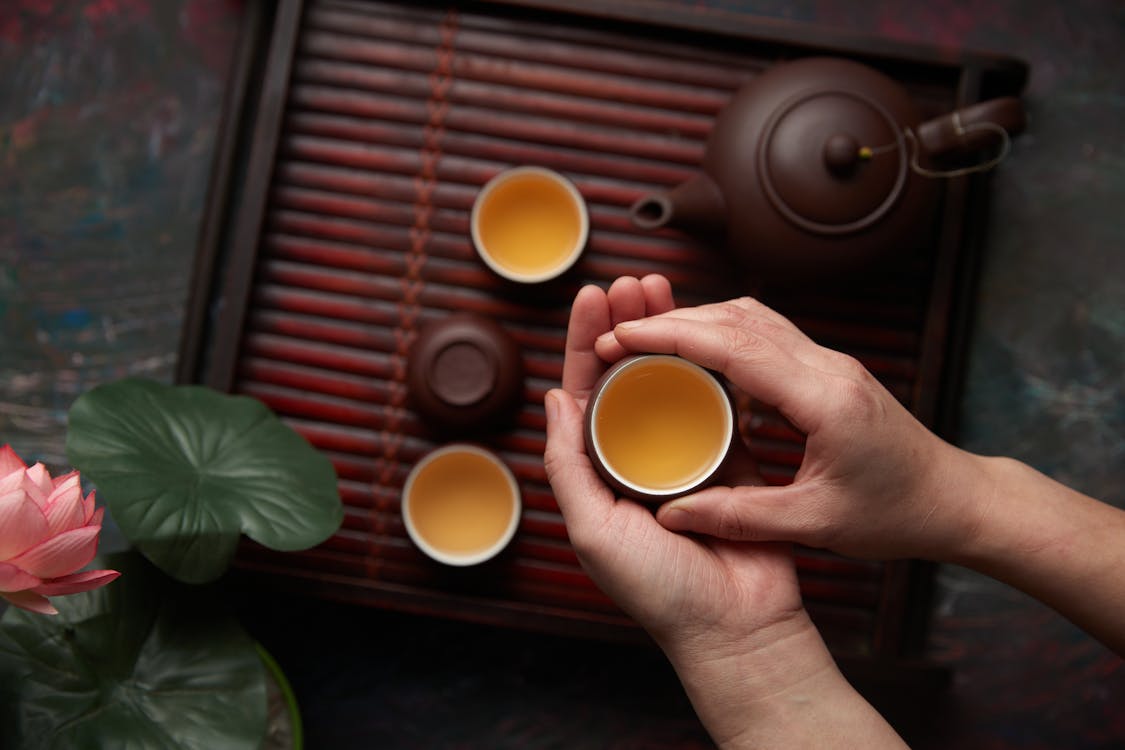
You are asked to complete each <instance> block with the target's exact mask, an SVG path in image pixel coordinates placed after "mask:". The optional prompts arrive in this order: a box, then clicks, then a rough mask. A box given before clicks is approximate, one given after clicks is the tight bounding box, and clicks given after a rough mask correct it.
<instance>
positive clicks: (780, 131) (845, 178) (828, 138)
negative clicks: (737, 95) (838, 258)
mask: <svg viewBox="0 0 1125 750" xmlns="http://www.w3.org/2000/svg"><path fill="white" fill-rule="evenodd" d="M874 152H877V153H878V158H870V157H869V156H867V157H865V156H864V154H865V153H868V154H870V153H874ZM907 167H908V160H907V158H906V151H905V144H904V142H903V140H902V135H901V132H900V129H899V126H898V124H897V123H896V122H895V120H894V118H893V116H892V115H891V113H890V112H888V111H887V110H886V109H884V108H883V106H882V105H880V104H879V103H878V102H877V101H875V100H874V99H871V98H869V97H867V96H865V95H863V94H861V93H856V92H852V91H817V92H811V93H806V94H803V95H801V96H798V97H796V98H794V99H791V100H790V101H789V102H787V103H786V105H785V106H784V107H782V108H781V109H780V110H778V111H777V112H776V113H774V115H773V117H772V118H771V119H770V121H769V122H768V123H767V124H766V128H765V132H764V134H763V137H762V141H761V145H760V148H759V152H758V170H759V173H760V175H761V177H762V183H763V187H764V189H765V191H766V195H767V196H768V197H769V199H770V202H771V203H773V205H774V208H776V209H777V210H778V211H779V212H781V213H782V214H783V215H784V216H785V217H786V218H788V219H789V220H790V221H792V222H793V223H795V224H797V225H798V226H800V227H803V228H804V229H806V230H808V231H810V232H815V233H818V234H829V235H832V234H846V233H849V232H854V231H858V230H860V229H864V228H866V227H868V226H870V225H872V224H874V223H875V222H876V221H878V220H879V219H881V218H882V217H883V216H884V215H885V214H886V213H887V212H888V211H890V210H891V208H892V206H894V204H895V202H896V201H897V200H898V198H899V195H900V194H901V193H902V190H903V188H904V186H905V184H906V177H907Z"/></svg>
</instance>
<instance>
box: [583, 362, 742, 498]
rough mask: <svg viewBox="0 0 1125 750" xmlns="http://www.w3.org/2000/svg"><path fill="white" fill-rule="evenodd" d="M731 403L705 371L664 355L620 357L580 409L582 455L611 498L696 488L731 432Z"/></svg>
mask: <svg viewBox="0 0 1125 750" xmlns="http://www.w3.org/2000/svg"><path fill="white" fill-rule="evenodd" d="M736 425H737V421H736V417H735V409H734V403H733V401H732V400H731V398H730V394H729V393H728V392H727V389H726V388H725V387H724V385H723V383H722V382H720V380H719V379H718V378H717V377H716V376H715V375H713V374H712V373H711V372H709V371H708V370H706V369H704V368H702V367H700V366H699V365H697V364H695V363H693V362H689V361H688V360H686V359H682V358H680V357H676V356H673V355H667V354H644V355H639V356H635V357H629V358H627V359H623V360H621V361H620V362H618V363H617V364H615V365H614V366H613V367H611V368H610V369H609V370H607V371H606V373H605V374H604V375H603V376H602V377H601V378H600V379H599V380H598V383H597V384H596V385H595V386H594V389H593V391H592V392H591V394H590V398H589V401H588V402H587V405H586V423H585V434H586V454H587V455H588V456H589V458H590V461H591V462H592V463H593V464H594V468H595V469H596V470H597V471H598V474H599V475H601V477H602V479H603V480H604V481H605V482H606V484H608V485H609V486H611V487H613V488H614V490H616V491H617V492H618V493H620V494H622V495H625V496H627V497H631V498H634V499H637V500H645V501H651V502H662V501H664V500H670V499H672V498H675V497H679V496H681V495H686V494H688V493H690V492H695V491H696V490H699V489H702V488H703V487H705V486H707V485H708V484H710V483H711V482H713V481H714V480H715V477H716V476H717V475H718V473H719V471H720V470H721V469H722V467H723V465H724V463H725V461H726V458H727V456H728V454H729V453H730V452H731V445H732V443H733V441H734V437H735V434H736V430H737V426H736Z"/></svg>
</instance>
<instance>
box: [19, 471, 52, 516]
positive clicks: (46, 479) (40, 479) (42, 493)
mask: <svg viewBox="0 0 1125 750" xmlns="http://www.w3.org/2000/svg"><path fill="white" fill-rule="evenodd" d="M54 488H55V485H54V483H52V482H51V475H50V474H49V473H48V472H47V468H46V467H45V466H43V464H35V465H34V466H32V467H31V468H30V469H28V470H27V471H26V472H25V473H24V475H23V489H24V492H26V493H27V494H28V496H30V497H31V499H32V500H34V501H35V502H37V503H39V506H40V507H43V506H44V505H46V503H47V496H48V495H50V494H51V490H53V489H54Z"/></svg>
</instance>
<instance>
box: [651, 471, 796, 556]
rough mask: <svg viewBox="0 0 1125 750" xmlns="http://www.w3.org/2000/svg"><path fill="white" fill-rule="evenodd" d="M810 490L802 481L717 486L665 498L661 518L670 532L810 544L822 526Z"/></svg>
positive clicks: (741, 540) (733, 539)
mask: <svg viewBox="0 0 1125 750" xmlns="http://www.w3.org/2000/svg"><path fill="white" fill-rule="evenodd" d="M809 507H810V504H809V502H808V498H807V496H806V494H805V493H804V492H803V491H802V489H801V488H800V487H797V486H796V485H785V486H782V487H748V486H736V487H711V488H709V489H706V490H703V491H702V492H697V493H695V494H692V495H686V496H684V497H681V498H677V499H676V500H672V501H671V502H668V503H665V504H664V505H662V506H661V507H660V509H659V510H657V512H656V520H657V522H659V523H660V525H661V526H663V527H664V528H666V529H668V530H669V531H680V532H685V531H686V532H694V533H698V534H706V535H708V536H713V537H717V538H719V539H728V540H730V541H735V542H797V543H805V544H807V543H809V541H810V540H811V539H812V538H813V537H814V535H815V531H816V528H817V527H816V524H815V516H814V514H813V513H811V512H810V511H809Z"/></svg>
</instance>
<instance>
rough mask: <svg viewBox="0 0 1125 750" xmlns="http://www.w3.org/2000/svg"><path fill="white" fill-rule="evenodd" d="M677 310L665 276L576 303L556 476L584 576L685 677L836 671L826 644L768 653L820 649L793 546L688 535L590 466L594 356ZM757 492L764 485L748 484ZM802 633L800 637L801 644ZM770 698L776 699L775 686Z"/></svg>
mask: <svg viewBox="0 0 1125 750" xmlns="http://www.w3.org/2000/svg"><path fill="white" fill-rule="evenodd" d="M672 308H673V302H672V295H671V289H670V287H669V286H668V282H667V281H666V280H665V279H663V278H662V277H659V276H649V277H645V278H644V279H642V280H639V281H638V280H637V279H633V278H622V279H618V280H617V281H616V282H615V283H614V284H613V285H612V286H611V287H610V289H609V291H608V293H606V292H603V291H601V290H600V289H598V288H597V287H592V286H591V287H586V288H584V289H582V290H581V292H580V293H579V294H578V296H577V298H576V299H575V302H574V306H573V307H572V310H571V318H570V326H569V329H568V335H567V347H566V360H565V364H564V370H563V389H562V390H555V391H552V392H551V393H549V394H548V395H547V399H546V409H547V416H548V420H547V423H548V429H547V449H546V454H545V462H546V467H547V475H548V478H549V479H550V482H551V486H552V488H553V489H554V491H555V496H556V498H557V500H558V503H559V507H560V509H561V510H562V513H563V516H564V518H565V520H566V524H567V529H568V532H569V535H570V540H571V543H572V545H573V546H574V549H575V551H576V552H577V554H578V556H579V559H580V560H581V562H582V564H583V567H584V568H585V569H586V571H587V572H588V573H589V575H590V576H591V577H592V578H593V579H594V581H595V582H596V583H597V584H598V585H599V586H600V587H601V588H602V590H603V591H605V592H606V593H607V594H608V595H609V596H610V597H611V598H613V599H614V600H615V601H616V602H617V603H618V604H619V605H620V606H621V607H622V608H623V609H624V610H625V611H626V612H628V613H629V614H630V615H631V616H632V617H633V618H635V619H636V620H637V621H638V622H639V623H640V624H641V625H643V626H644V627H645V628H646V629H647V630H648V631H649V633H651V634H652V636H653V637H654V639H655V640H656V641H657V642H658V643H659V644H660V645H661V646H662V648H664V650H665V651H666V652H667V653H668V655H669V656H670V657H671V658H672V661H673V664H676V665H677V668H678V669H679V668H681V666H683V667H684V668H687V669H689V670H690V669H693V668H694V666H693V665H698V664H700V663H703V662H710V663H716V662H718V661H720V660H721V659H722V658H723V657H725V656H727V655H735V654H743V653H745V652H747V651H756V650H757V651H758V653H760V654H761V661H762V666H761V667H760V668H759V669H757V670H755V671H753V672H752V673H751V674H753V676H754V677H755V678H757V679H760V680H761V681H762V686H763V688H764V686H765V684H766V681H767V680H774V681H784V680H787V679H792V678H795V677H796V676H797V675H798V673H799V672H800V670H799V669H795V668H794V664H795V663H796V662H795V661H794V659H795V658H796V660H797V662H801V663H806V664H807V663H808V662H810V661H816V660H818V659H819V661H816V663H815V664H812V665H808V666H809V667H810V668H814V669H822V668H824V667H825V666H826V665H830V663H831V661H830V658H829V657H828V656H827V653H826V652H824V650H823V647H822V645H821V646H820V647H819V650H818V649H817V648H812V649H809V648H805V649H803V651H804V653H803V654H801V655H800V656H799V657H793V656H791V655H787V656H786V657H785V658H777V659H769V658H766V657H765V653H767V652H769V650H770V647H771V646H773V645H775V644H778V643H781V644H784V647H785V648H790V647H791V646H792V645H793V644H795V643H797V642H800V641H801V640H802V638H805V639H808V638H811V639H814V640H815V641H816V643H818V644H820V643H821V642H820V639H819V635H818V634H816V632H815V629H814V628H813V626H812V624H811V621H810V620H809V619H808V616H807V614H806V613H805V610H804V608H803V606H802V603H801V597H800V593H799V590H798V586H797V577H796V573H795V570H794V565H793V559H792V555H791V553H790V550H789V547H788V545H785V544H777V543H774V544H735V543H731V542H728V541H726V540H722V539H715V538H708V537H697V536H689V535H685V534H679V533H675V532H672V531H670V530H668V529H667V528H664V527H662V526H661V525H660V524H659V523H657V522H656V519H655V518H654V516H653V512H652V510H651V509H650V508H649V507H646V506H644V505H641V504H639V503H636V502H633V501H631V500H628V499H618V498H616V497H615V496H614V494H613V492H612V490H610V488H609V487H608V486H607V485H605V484H604V483H603V482H602V480H601V479H600V478H599V477H598V475H597V474H596V473H595V471H594V468H593V466H592V465H591V463H590V461H589V459H588V458H587V456H586V452H585V445H584V440H583V424H582V420H583V416H582V411H583V408H584V406H585V402H586V397H587V396H588V394H589V392H590V389H591V388H592V386H593V385H594V383H595V382H596V381H597V379H598V377H599V376H600V375H601V374H602V372H604V371H605V369H606V367H607V366H608V365H607V362H606V361H605V360H603V359H602V358H600V357H599V356H598V355H597V354H596V353H595V351H594V344H595V341H596V340H597V338H598V336H600V335H601V334H603V333H605V332H607V331H609V330H611V329H612V328H613V326H614V325H615V324H616V323H620V322H622V321H625V320H633V319H636V318H641V317H644V316H646V315H654V314H660V313H665V312H668V311H669V310H671V309H672ZM744 479H745V480H746V481H754V477H753V476H752V475H751V474H749V473H747V474H746V475H745V476H744ZM797 634H800V635H801V638H797V637H794V636H796V635H797ZM771 689H777V684H776V683H774V684H772V687H771Z"/></svg>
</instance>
